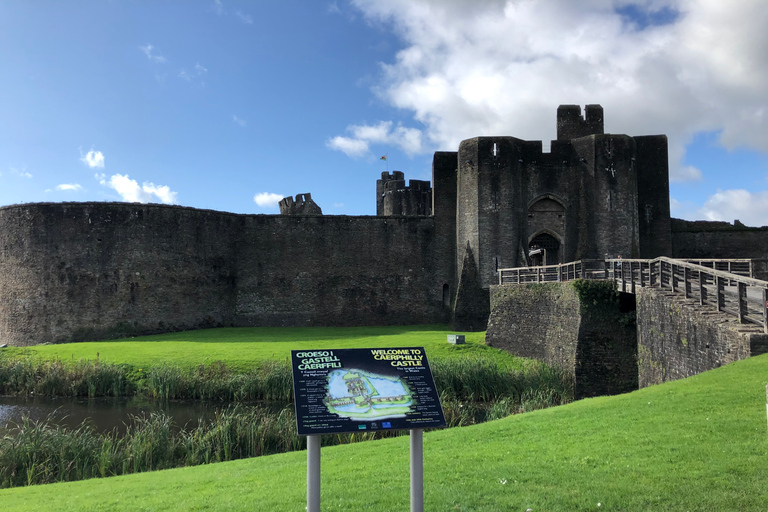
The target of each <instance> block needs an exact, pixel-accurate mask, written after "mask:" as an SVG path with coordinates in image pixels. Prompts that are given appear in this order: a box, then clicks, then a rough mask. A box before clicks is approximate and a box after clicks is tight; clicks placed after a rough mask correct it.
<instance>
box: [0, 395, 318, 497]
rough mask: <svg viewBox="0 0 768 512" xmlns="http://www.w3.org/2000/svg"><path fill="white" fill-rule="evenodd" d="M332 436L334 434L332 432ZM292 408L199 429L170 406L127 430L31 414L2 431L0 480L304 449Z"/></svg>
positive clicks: (225, 418)
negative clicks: (179, 419) (172, 413)
mask: <svg viewBox="0 0 768 512" xmlns="http://www.w3.org/2000/svg"><path fill="white" fill-rule="evenodd" d="M330 441H331V442H332V441H333V439H332V438H331V439H330ZM304 445H305V440H304V438H299V437H298V436H297V435H296V434H295V420H294V416H293V412H292V411H291V409H290V408H288V407H286V408H284V409H283V410H281V411H279V412H276V413H273V412H270V411H265V410H264V409H262V408H260V407H242V406H237V405H235V406H232V407H229V408H227V409H225V410H223V411H221V412H220V413H218V414H217V415H216V417H215V418H214V419H213V420H212V421H211V422H209V423H205V424H200V425H199V426H198V427H197V428H195V429H192V430H185V429H183V428H180V426H178V425H175V424H174V423H173V421H172V420H171V418H170V417H169V416H167V415H165V414H163V413H151V414H150V415H148V416H137V417H133V418H132V420H131V422H130V424H129V425H128V429H127V431H126V433H125V434H123V435H121V434H118V433H117V431H112V432H110V433H107V434H99V433H97V432H95V431H94V430H93V428H91V427H90V426H89V425H88V424H87V423H83V424H82V425H81V426H80V427H78V428H76V429H68V428H65V427H61V426H59V425H56V424H55V423H52V422H51V421H49V420H42V421H30V420H29V419H24V420H23V421H22V422H21V424H19V425H16V426H15V429H14V430H13V431H12V432H8V433H6V434H5V435H4V436H3V437H2V438H0V487H4V488H5V487H16V486H23V485H33V484H45V483H53V482H67V481H74V480H82V479H86V478H93V477H107V476H115V475H124V474H129V473H140V472H144V471H153V470H159V469H168V468H173V467H179V466H196V465H199V464H207V463H211V462H223V461H229V460H235V459H241V458H246V457H255V456H259V455H266V454H271V453H282V452H286V451H292V450H297V449H300V448H302V447H303V446H304Z"/></svg>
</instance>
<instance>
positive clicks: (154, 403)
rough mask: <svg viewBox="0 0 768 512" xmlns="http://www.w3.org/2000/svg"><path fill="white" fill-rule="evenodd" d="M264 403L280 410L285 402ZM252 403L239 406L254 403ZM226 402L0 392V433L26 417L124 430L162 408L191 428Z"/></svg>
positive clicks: (184, 425) (100, 428)
mask: <svg viewBox="0 0 768 512" xmlns="http://www.w3.org/2000/svg"><path fill="white" fill-rule="evenodd" d="M259 405H260V406H261V407H264V406H265V405H266V406H267V407H268V408H270V409H274V410H280V409H282V408H283V407H285V406H286V405H287V404H283V403H268V404H259ZM254 406H255V404H251V405H243V406H241V407H254ZM227 407H229V404H227V403H222V402H206V401H202V400H182V401H160V400H151V399H146V398H135V397H134V398H131V397H119V398H30V397H11V396H0V433H1V432H2V431H4V430H5V431H6V432H7V431H9V430H10V431H13V430H14V429H15V426H16V424H19V423H21V422H22V421H23V418H24V417H28V418H29V419H30V421H44V420H46V419H47V420H48V421H49V422H50V423H51V424H54V425H60V426H62V427H66V428H70V429H75V428H78V427H80V425H82V424H83V422H88V423H89V424H90V425H92V426H93V428H94V429H96V431H98V432H102V433H106V432H111V431H112V430H114V429H117V431H118V432H121V433H124V432H125V430H126V428H127V425H130V424H131V418H132V417H133V416H149V415H150V414H151V413H152V412H163V413H165V414H167V415H169V416H170V417H171V418H172V419H173V422H174V423H175V424H176V425H177V426H178V427H179V428H184V429H194V428H196V427H197V426H198V425H199V424H200V423H201V422H204V423H207V422H209V421H211V420H212V419H213V418H214V417H215V415H216V413H217V412H219V411H222V410H226V409H227Z"/></svg>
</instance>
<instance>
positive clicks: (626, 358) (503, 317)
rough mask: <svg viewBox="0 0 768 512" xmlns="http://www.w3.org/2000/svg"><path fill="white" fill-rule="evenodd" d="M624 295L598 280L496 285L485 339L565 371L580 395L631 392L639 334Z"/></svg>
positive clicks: (493, 287) (493, 290)
mask: <svg viewBox="0 0 768 512" xmlns="http://www.w3.org/2000/svg"><path fill="white" fill-rule="evenodd" d="M625 299H629V300H626V301H625V302H624V304H622V302H621V300H620V295H619V294H618V293H617V292H616V291H615V290H614V288H613V285H612V283H607V282H597V281H587V282H584V281H582V282H577V283H546V284H530V285H502V286H492V287H491V315H490V318H489V320H488V331H487V333H486V342H487V343H488V344H489V345H490V346H492V347H496V348H501V349H504V350H507V351H509V352H511V353H512V354H514V355H517V356H522V357H531V358H534V359H538V360H541V361H545V362H547V363H548V364H552V365H555V366H558V367H560V368H562V369H564V370H566V371H567V372H569V373H570V374H571V375H573V378H574V382H575V391H576V396H577V397H585V396H596V395H605V394H615V393H624V392H627V391H631V390H633V389H637V363H636V355H637V338H636V331H635V325H634V315H633V313H632V311H631V309H632V308H631V306H630V304H631V303H632V301H631V297H629V298H627V297H625Z"/></svg>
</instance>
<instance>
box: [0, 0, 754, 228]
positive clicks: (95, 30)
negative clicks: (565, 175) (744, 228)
mask: <svg viewBox="0 0 768 512" xmlns="http://www.w3.org/2000/svg"><path fill="white" fill-rule="evenodd" d="M574 4H576V2H570V1H566V0H550V1H541V0H520V1H515V2H505V1H502V0H475V1H474V2H469V1H461V0H441V1H438V0H409V1H405V0H390V1H387V2H382V1H378V2H377V1H373V0H352V1H346V0H337V1H321V0H317V1H315V0H313V1H309V0H304V1H298V0H280V1H278V0H261V1H253V2H236V1H230V0H220V1H214V0H200V1H177V2H172V1H164V2H149V1H145V2H139V1H122V0H112V1H105V2H93V1H77V0H73V1H68V2H59V1H42V0H38V1H35V2H26V1H21V0H18V1H13V0H8V1H5V2H1V3H0V66H1V67H0V69H2V73H0V92H2V94H3V101H2V102H0V205H8V204H17V203H24V202H39V201H54V202H56V201H140V202H165V203H173V204H180V205H185V206H193V207H197V208H209V209H215V210H224V211H231V212H238V213H277V206H276V198H278V197H282V196H285V195H295V194H298V193H304V192H311V193H312V195H313V198H314V199H315V200H316V202H317V203H318V204H319V205H320V206H321V207H322V209H323V212H324V213H326V214H349V215H372V214H374V213H375V194H374V190H375V180H376V179H377V177H378V176H379V175H380V173H381V171H383V170H385V169H386V165H387V164H388V166H389V170H395V169H397V170H402V171H404V172H405V173H406V177H407V178H414V179H430V175H431V169H430V168H431V160H432V153H433V152H434V151H437V150H451V151H452V150H456V149H457V147H458V143H459V141H461V140H462V139H464V138H468V137H473V136H477V135H513V136H516V137H519V138H523V139H529V140H539V139H542V140H544V141H549V140H550V139H552V138H554V137H555V111H556V109H557V106H558V105H559V104H573V103H575V104H581V105H584V104H587V103H600V104H602V105H603V107H604V108H605V118H606V119H605V123H606V131H607V132H610V133H627V134H630V135H643V134H658V133H665V134H667V135H668V137H669V142H670V172H671V176H672V179H673V183H672V186H671V199H672V206H673V216H677V217H683V218H689V219H712V220H728V221H731V222H732V221H733V219H734V218H739V219H741V220H742V221H743V222H745V223H747V224H749V225H764V224H768V159H767V158H766V152H767V151H768V122H767V121H766V119H765V109H766V105H767V104H768V94H767V93H766V92H765V91H766V89H765V87H764V84H765V83H768V57H766V55H768V36H767V35H766V32H768V31H765V29H764V27H765V26H766V25H768V9H765V8H764V6H763V5H762V4H761V3H760V2H757V1H755V2H750V1H746V0H745V1H743V2H737V3H733V4H731V3H728V4H729V5H728V6H727V8H724V7H723V4H725V3H724V2H719V1H714V0H710V1H698V2H693V1H687V0H686V1H684V0H678V1H673V0H668V1H665V0H647V1H639V2H630V1H624V0H615V1H611V0H592V1H590V2H585V3H581V2H579V3H578V4H579V5H578V6H575V5H574ZM545 145H547V144H546V143H545ZM384 154H387V155H388V158H389V160H388V163H386V164H385V163H384V162H382V161H381V160H380V157H381V156H382V155H384Z"/></svg>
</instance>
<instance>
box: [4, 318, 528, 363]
mask: <svg viewBox="0 0 768 512" xmlns="http://www.w3.org/2000/svg"><path fill="white" fill-rule="evenodd" d="M452 333H456V331H450V330H448V328H447V327H446V326H442V325H427V326H423V325H420V326H395V327H235V328H225V329H203V330H198V331H184V332H178V333H169V334H158V335H155V336H142V337H136V338H128V339H120V340H113V341H91V342H85V343H65V344H61V345H43V346H34V347H27V348H7V349H3V350H4V352H3V353H4V354H7V355H15V354H31V355H36V356H39V357H41V358H45V359H61V360H63V361H67V360H80V359H90V360H93V359H96V358H97V356H98V358H99V360H100V361H105V362H111V363H128V364H131V365H134V366H136V367H139V368H141V367H150V366H155V365H158V364H160V363H168V364H172V365H176V366H179V367H181V368H191V367H193V366H196V365H199V364H201V363H210V362H211V361H216V360H220V361H224V362H226V363H227V365H228V366H230V367H231V368H233V369H236V370H247V369H249V368H250V367H251V366H252V364H253V363H254V362H256V361H261V360H265V359H277V360H287V359H288V358H289V357H290V353H291V352H290V351H291V350H302V349H317V348H332V349H340V348H360V347H407V346H418V347H422V346H423V347H425V349H426V352H427V357H429V358H435V357H437V358H446V357H457V356H462V355H470V354H471V355H483V356H487V357H492V358H494V359H496V360H497V361H498V362H500V363H502V364H505V365H508V366H519V365H521V364H523V362H522V360H520V359H518V358H515V357H513V356H511V355H509V354H507V353H505V352H503V351H500V350H497V349H493V348H490V347H487V346H486V345H485V344H484V342H483V340H484V339H485V333H482V332H473V333H461V334H465V335H466V340H467V343H466V344H465V345H457V346H454V345H450V344H449V343H447V341H446V337H447V335H448V334H452Z"/></svg>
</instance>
